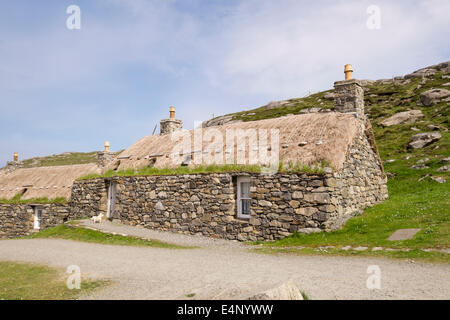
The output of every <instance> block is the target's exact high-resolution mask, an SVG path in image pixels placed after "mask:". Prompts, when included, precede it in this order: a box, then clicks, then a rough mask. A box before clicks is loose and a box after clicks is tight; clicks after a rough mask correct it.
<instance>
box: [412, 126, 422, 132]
mask: <svg viewBox="0 0 450 320" xmlns="http://www.w3.org/2000/svg"><path fill="white" fill-rule="evenodd" d="M411 130H412V131H416V132H417V131H420V129H418V128H416V127H412V128H411Z"/></svg>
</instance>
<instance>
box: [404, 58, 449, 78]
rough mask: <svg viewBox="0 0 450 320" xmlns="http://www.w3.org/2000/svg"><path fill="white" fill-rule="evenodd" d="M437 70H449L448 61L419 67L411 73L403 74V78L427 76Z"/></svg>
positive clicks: (445, 71) (430, 75)
mask: <svg viewBox="0 0 450 320" xmlns="http://www.w3.org/2000/svg"><path fill="white" fill-rule="evenodd" d="M438 71H441V72H444V73H448V72H450V61H447V62H442V63H440V64H437V65H433V66H429V67H426V68H422V69H419V70H417V71H414V72H413V73H410V74H407V75H405V76H404V78H405V79H411V78H427V77H432V76H434V75H435V74H436V73H437V72H438Z"/></svg>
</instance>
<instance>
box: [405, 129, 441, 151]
mask: <svg viewBox="0 0 450 320" xmlns="http://www.w3.org/2000/svg"><path fill="white" fill-rule="evenodd" d="M441 138H442V135H441V134H440V133H439V132H425V133H419V134H416V135H414V136H412V137H411V142H410V143H409V144H408V147H409V148H412V149H420V148H424V147H426V146H428V145H430V144H432V143H434V142H436V141H438V140H439V139H441Z"/></svg>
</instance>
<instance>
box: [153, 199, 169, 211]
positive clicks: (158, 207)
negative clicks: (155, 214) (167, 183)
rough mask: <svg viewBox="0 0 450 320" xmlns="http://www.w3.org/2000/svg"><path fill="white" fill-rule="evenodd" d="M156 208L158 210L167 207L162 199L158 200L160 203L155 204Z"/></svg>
mask: <svg viewBox="0 0 450 320" xmlns="http://www.w3.org/2000/svg"><path fill="white" fill-rule="evenodd" d="M155 209H156V210H165V209H166V208H165V207H164V205H163V204H162V203H161V201H158V203H157V204H156V205H155Z"/></svg>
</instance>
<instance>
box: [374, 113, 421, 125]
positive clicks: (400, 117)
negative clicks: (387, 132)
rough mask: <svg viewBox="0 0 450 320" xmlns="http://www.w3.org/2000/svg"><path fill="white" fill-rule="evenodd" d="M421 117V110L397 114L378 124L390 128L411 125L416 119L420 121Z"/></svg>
mask: <svg viewBox="0 0 450 320" xmlns="http://www.w3.org/2000/svg"><path fill="white" fill-rule="evenodd" d="M422 117H423V113H422V111H421V110H411V111H405V112H399V113H396V114H394V115H393V116H391V117H389V118H387V119H384V120H383V121H382V122H380V125H381V126H383V127H390V126H394V125H397V124H403V123H413V122H416V120H417V119H420V118H422Z"/></svg>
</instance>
